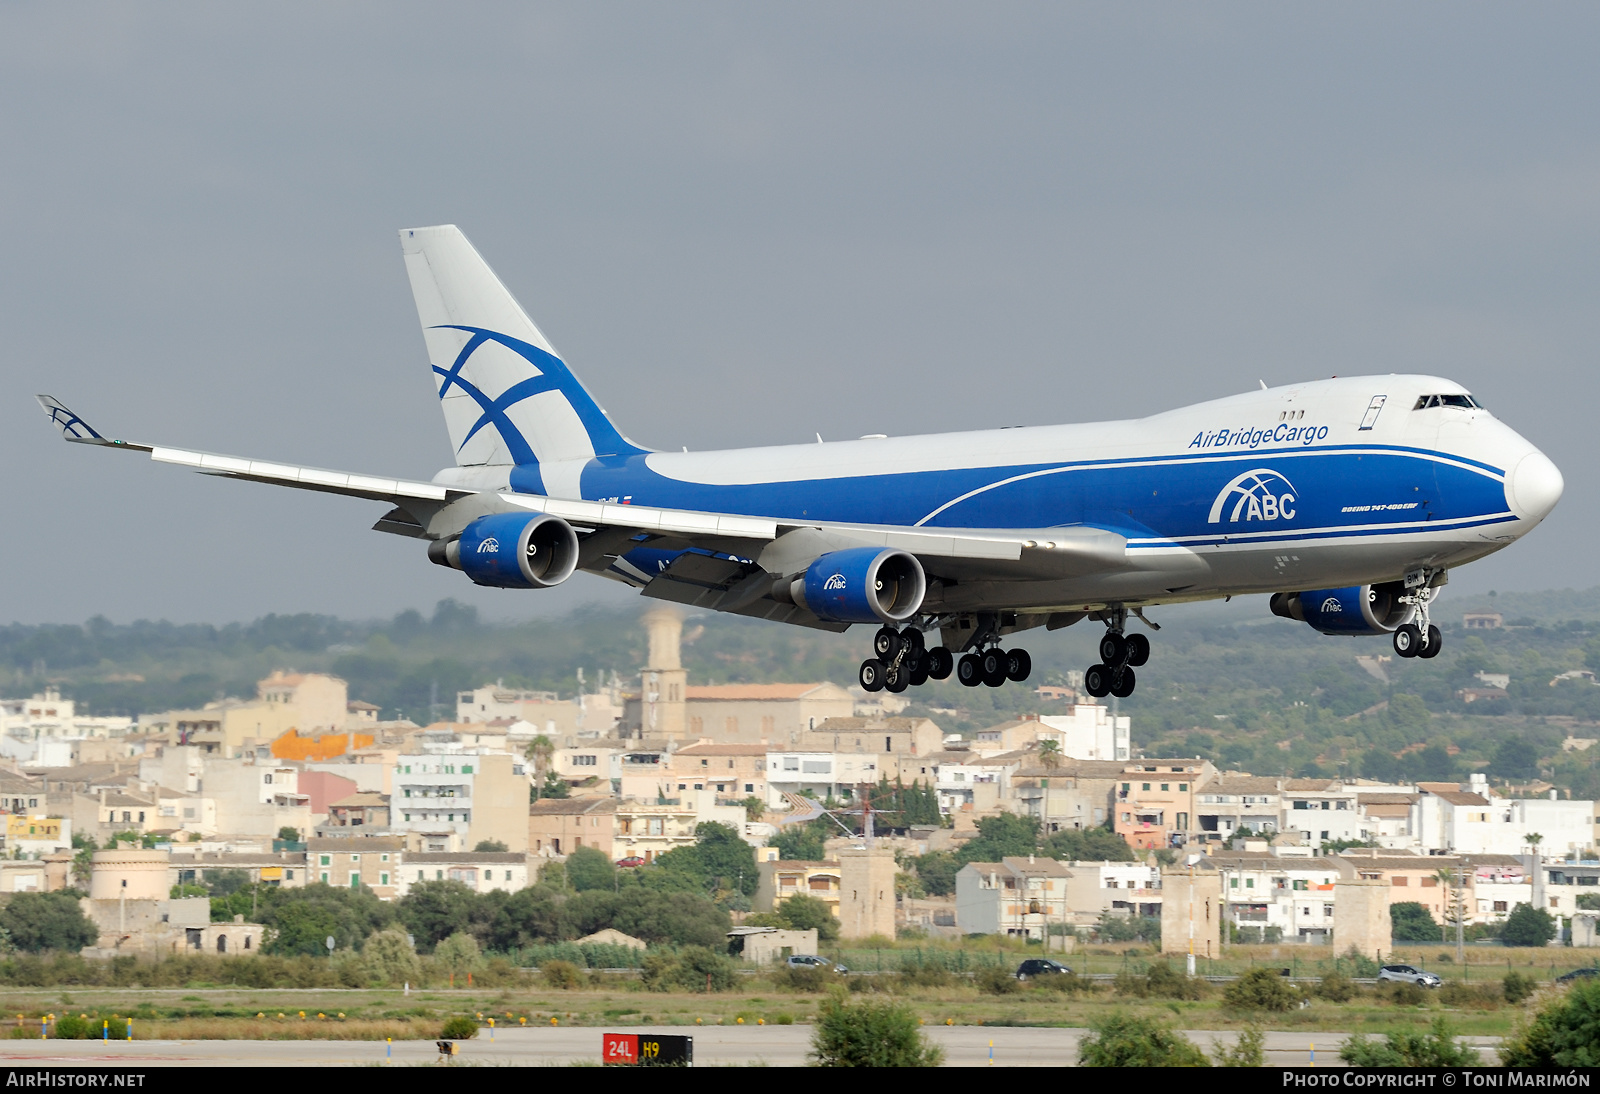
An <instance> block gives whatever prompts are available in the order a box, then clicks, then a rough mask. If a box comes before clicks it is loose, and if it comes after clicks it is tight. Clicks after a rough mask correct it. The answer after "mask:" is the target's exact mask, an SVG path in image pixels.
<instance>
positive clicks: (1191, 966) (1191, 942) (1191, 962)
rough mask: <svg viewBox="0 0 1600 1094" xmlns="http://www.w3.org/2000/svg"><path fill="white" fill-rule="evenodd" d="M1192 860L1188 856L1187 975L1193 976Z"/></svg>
mask: <svg viewBox="0 0 1600 1094" xmlns="http://www.w3.org/2000/svg"><path fill="white" fill-rule="evenodd" d="M1194 860H1195V856H1194V855H1190V856H1189V975H1190V976H1193V975H1194Z"/></svg>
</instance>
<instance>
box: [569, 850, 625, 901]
mask: <svg viewBox="0 0 1600 1094" xmlns="http://www.w3.org/2000/svg"><path fill="white" fill-rule="evenodd" d="M567 883H568V884H569V885H571V886H572V887H573V888H574V889H576V890H577V891H578V892H580V893H581V892H584V891H586V890H588V889H614V888H616V884H617V868H616V867H615V866H613V865H612V864H611V859H610V858H608V857H607V856H606V855H605V853H604V852H603V851H601V850H600V849H599V848H597V847H578V848H574V849H573V852H572V854H570V855H568V856H567Z"/></svg>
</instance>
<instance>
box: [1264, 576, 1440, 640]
mask: <svg viewBox="0 0 1600 1094" xmlns="http://www.w3.org/2000/svg"><path fill="white" fill-rule="evenodd" d="M1404 594H1405V585H1404V584H1402V583H1401V582H1399V581H1387V582H1384V583H1383V584H1381V585H1356V586H1353V587H1351V588H1348V589H1313V590H1310V591H1307V592H1302V593H1273V594H1272V614H1273V615H1281V616H1283V617H1284V618H1285V619H1298V620H1299V621H1300V622H1302V623H1309V624H1310V625H1311V626H1313V627H1315V628H1316V629H1317V630H1319V631H1321V632H1322V633H1323V634H1393V633H1394V632H1395V631H1396V630H1397V629H1399V627H1400V625H1401V624H1402V623H1405V622H1407V621H1408V620H1409V619H1410V618H1411V617H1412V615H1413V614H1415V611H1416V609H1415V608H1414V607H1413V606H1412V605H1410V604H1402V603H1401V602H1400V598H1401V596H1403V595H1404Z"/></svg>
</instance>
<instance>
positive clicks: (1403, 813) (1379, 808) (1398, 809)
mask: <svg viewBox="0 0 1600 1094" xmlns="http://www.w3.org/2000/svg"><path fill="white" fill-rule="evenodd" d="M1361 807H1362V808H1363V809H1365V810H1366V812H1367V816H1369V817H1407V816H1410V815H1411V807H1410V806H1409V805H1400V804H1398V803H1397V804H1394V805H1367V804H1366V803H1365V802H1363V803H1362V806H1361Z"/></svg>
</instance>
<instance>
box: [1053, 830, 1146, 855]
mask: <svg viewBox="0 0 1600 1094" xmlns="http://www.w3.org/2000/svg"><path fill="white" fill-rule="evenodd" d="M1044 853H1045V854H1047V855H1049V856H1050V857H1051V858H1054V859H1061V860H1062V861H1064V862H1133V861H1134V859H1135V856H1134V853H1133V848H1132V847H1129V846H1128V843H1127V841H1126V840H1124V839H1123V838H1122V837H1121V836H1119V835H1117V834H1116V833H1115V832H1113V831H1111V830H1110V829H1107V828H1066V829H1063V830H1061V831H1060V832H1056V833H1054V834H1053V835H1051V836H1050V837H1049V838H1048V839H1046V840H1045V841H1044Z"/></svg>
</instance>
